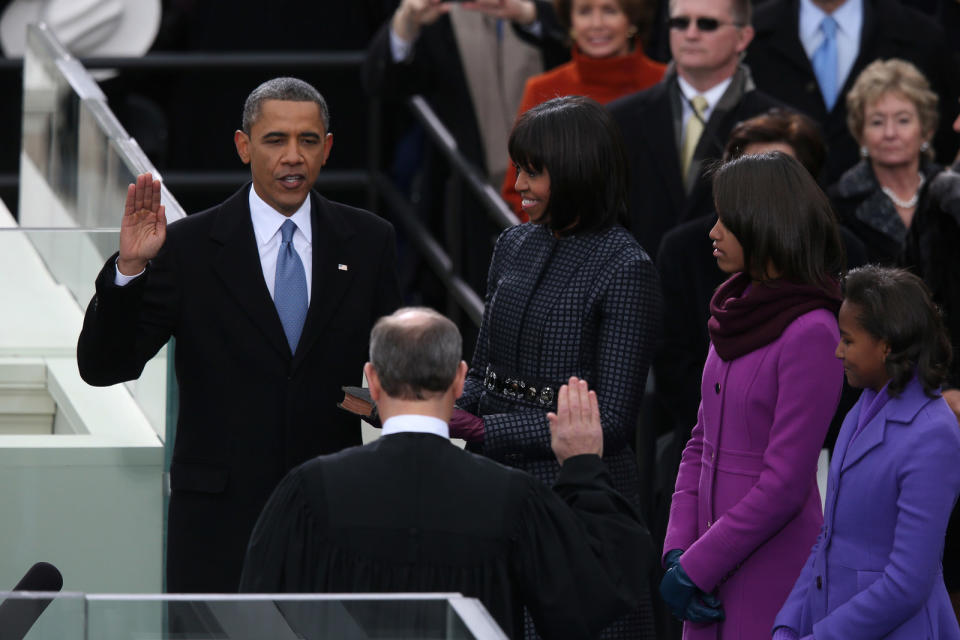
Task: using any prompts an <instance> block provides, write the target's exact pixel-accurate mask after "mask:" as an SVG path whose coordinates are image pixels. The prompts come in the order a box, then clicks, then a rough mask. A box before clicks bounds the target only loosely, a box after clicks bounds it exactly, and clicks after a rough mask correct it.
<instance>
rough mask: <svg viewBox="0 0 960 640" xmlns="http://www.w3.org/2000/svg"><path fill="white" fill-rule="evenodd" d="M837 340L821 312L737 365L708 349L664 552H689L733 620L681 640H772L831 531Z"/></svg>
mask: <svg viewBox="0 0 960 640" xmlns="http://www.w3.org/2000/svg"><path fill="white" fill-rule="evenodd" d="M839 339H840V336H839V332H838V330H837V320H836V317H835V316H834V315H833V313H831V312H830V311H827V310H826V309H817V310H814V311H810V312H808V313H805V314H803V315H801V316H799V317H798V318H796V319H795V320H794V321H793V322H792V323H790V325H788V326H787V328H786V329H785V330H784V331H783V333H782V334H781V335H780V337H779V338H777V339H776V340H775V341H773V342H771V343H769V344H767V345H766V346H764V347H761V348H759V349H756V350H754V351H752V352H750V353H748V354H746V355H744V356H741V357H739V358H736V359H734V360H732V361H729V362H727V361H724V360H722V359H721V358H720V356H718V355H717V352H716V350H715V349H714V347H713V345H712V344H711V345H710V351H709V353H708V355H707V361H706V364H705V365H704V369H703V381H702V383H701V394H702V399H701V403H700V411H699V415H698V419H697V425H696V426H695V427H694V429H693V434H692V436H691V438H690V441H689V442H688V444H687V446H686V448H685V449H684V451H683V457H682V459H681V462H680V471H679V473H678V475H677V485H676V490H675V492H674V494H673V502H672V504H671V507H670V523H669V525H668V527H667V535H666V540H665V543H664V547H663V549H664V554H666V553H667V552H668V551H670V550H672V549H683V551H684V553H683V556H682V557H681V558H680V564H681V565H682V566H683V568H684V570H685V571H686V572H687V574H689V576H690V578H691V579H692V580H693V582H694V583H695V584H696V585H697V586H699V587H700V588H701V589H703V590H704V591H708V592H710V591H714V590H716V591H717V594H718V596H719V598H720V600H721V602H722V603H723V608H724V610H725V612H726V619H725V620H724V621H723V622H720V623H716V624H695V623H691V622H685V623H684V626H683V638H684V640H703V639H707V638H709V639H711V640H712V639H717V640H729V639H739V638H743V639H750V640H753V639H759V638H769V637H770V630H771V629H772V627H773V620H774V617H775V616H776V614H777V612H778V611H779V610H780V607H781V606H782V605H783V602H784V600H785V599H786V597H787V595H788V594H789V593H790V589H791V587H792V586H793V583H794V581H795V580H796V578H797V576H798V575H799V573H800V570H801V569H802V568H803V563H804V561H805V560H806V559H807V556H808V554H809V552H810V547H811V545H812V544H813V542H814V541H815V539H816V537H817V532H818V531H819V530H820V525H821V524H822V523H823V515H822V511H821V507H820V494H819V492H818V490H817V481H816V471H817V458H818V456H819V454H820V449H821V447H822V446H823V440H824V437H825V435H826V433H827V427H828V426H829V424H830V419H831V417H832V416H833V414H834V411H835V410H836V408H837V403H838V402H839V399H840V389H841V385H842V383H843V366H842V364H841V363H840V361H839V360H837V359H836V358H835V357H834V355H833V353H834V349H835V348H836V345H837V342H838V341H839Z"/></svg>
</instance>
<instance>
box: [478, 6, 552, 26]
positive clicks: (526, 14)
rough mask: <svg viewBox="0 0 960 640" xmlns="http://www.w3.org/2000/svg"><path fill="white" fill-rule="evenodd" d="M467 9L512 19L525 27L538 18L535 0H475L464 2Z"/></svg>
mask: <svg viewBox="0 0 960 640" xmlns="http://www.w3.org/2000/svg"><path fill="white" fill-rule="evenodd" d="M462 6H463V8H464V9H466V10H467V11H479V12H480V13H485V14H487V15H488V16H491V17H493V18H500V19H501V20H510V21H512V22H516V23H517V24H519V25H523V26H525V27H527V26H530V25H531V24H533V23H534V21H536V19H537V7H536V5H534V4H533V0H473V2H464V3H463V4H462Z"/></svg>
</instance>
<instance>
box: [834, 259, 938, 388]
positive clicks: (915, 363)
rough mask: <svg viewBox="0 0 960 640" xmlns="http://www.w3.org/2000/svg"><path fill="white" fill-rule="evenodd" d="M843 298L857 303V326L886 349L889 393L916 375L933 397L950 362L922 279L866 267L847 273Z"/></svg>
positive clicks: (882, 268)
mask: <svg viewBox="0 0 960 640" xmlns="http://www.w3.org/2000/svg"><path fill="white" fill-rule="evenodd" d="M843 296H844V300H845V302H846V303H847V304H850V305H854V306H855V307H856V311H857V312H858V313H857V321H858V322H859V323H860V326H861V327H863V328H864V330H866V332H867V333H869V334H870V335H871V336H873V337H874V338H876V339H877V340H883V341H884V342H886V343H887V345H889V347H890V353H889V354H887V360H886V368H887V374H888V375H889V376H890V382H889V384H888V386H887V390H888V393H889V394H890V395H891V396H896V395H899V394H900V392H901V391H903V389H904V387H906V386H907V384H908V383H909V382H910V379H911V378H913V375H914V373H916V375H917V378H918V379H919V380H920V383H921V384H922V385H923V390H924V391H925V392H926V393H927V395H929V396H933V395H935V391H936V390H938V389H939V388H940V385H941V384H942V383H943V380H944V379H945V378H946V376H947V371H948V367H949V365H950V356H951V353H950V351H951V349H950V339H949V338H948V336H947V331H946V329H945V328H944V326H943V319H942V318H941V316H940V311H939V310H938V309H937V307H936V305H934V303H933V299H932V298H931V297H930V291H929V290H928V289H927V286H926V285H925V284H923V281H922V280H921V279H920V278H918V277H917V276H915V275H914V274H912V273H910V272H909V271H905V270H903V269H893V268H890V267H881V266H878V265H867V266H864V267H860V268H858V269H853V270H852V271H850V273H848V274H847V277H846V278H844V280H843Z"/></svg>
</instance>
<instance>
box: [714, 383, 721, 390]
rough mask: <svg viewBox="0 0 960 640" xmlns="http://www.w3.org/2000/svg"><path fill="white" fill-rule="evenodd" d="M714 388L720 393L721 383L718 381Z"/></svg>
mask: <svg viewBox="0 0 960 640" xmlns="http://www.w3.org/2000/svg"><path fill="white" fill-rule="evenodd" d="M713 390H714V391H716V392H717V393H720V383H719V382H718V383H717V384H715V385H713Z"/></svg>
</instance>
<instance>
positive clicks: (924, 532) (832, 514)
mask: <svg viewBox="0 0 960 640" xmlns="http://www.w3.org/2000/svg"><path fill="white" fill-rule="evenodd" d="M862 403H863V398H862V397H861V400H860V402H857V404H856V405H854V407H853V409H851V410H850V413H848V414H847V417H846V419H845V420H844V422H843V427H842V428H841V430H840V436H839V437H838V438H837V446H836V448H835V449H834V452H833V459H832V460H831V462H830V480H829V481H828V483H827V507H826V513H825V518H826V521H825V522H824V526H823V531H822V532H821V534H820V537H819V538H818V539H817V544H816V545H815V546H814V548H813V551H812V552H811V553H810V558H809V560H808V561H807V563H806V564H805V565H804V567H803V572H802V573H801V574H800V577H799V578H798V579H797V583H796V586H794V588H793V591H792V592H791V593H790V596H789V598H788V599H787V602H786V604H785V605H784V606H783V609H782V610H781V611H780V614H779V615H778V616H777V619H776V622H775V625H776V626H785V627H789V628H791V629H793V630H794V631H796V632H797V633H798V635H800V636H804V635H807V634H810V633H811V632H812V633H813V635H814V636H815V637H816V639H817V640H840V639H845V638H887V639H888V640H925V639H927V638H930V639H934V638H935V639H937V640H958V639H960V628H958V627H957V618H956V616H955V615H954V613H953V608H952V607H951V605H950V598H949V596H948V595H947V589H946V587H945V586H944V584H943V569H942V567H941V565H940V558H941V556H942V554H943V536H944V533H945V532H946V529H947V520H948V519H949V518H950V511H951V509H952V508H953V504H954V502H955V501H956V499H957V493H958V492H960V464H958V461H960V428H958V427H957V419H956V417H955V416H954V415H953V413H952V412H951V411H950V408H949V407H948V406H947V403H946V402H945V401H944V400H943V398H940V397H937V398H930V397H929V396H927V395H926V394H924V392H923V388H922V387H921V386H920V383H919V382H918V381H917V380H916V379H914V380H913V381H912V382H911V383H910V384H908V385H907V387H906V388H905V389H904V390H903V392H902V393H901V394H900V395H899V396H897V397H895V398H890V400H888V401H887V404H886V405H884V406H883V408H881V409H880V412H879V413H878V414H877V415H876V416H874V417H873V419H872V420H870V422H868V423H867V424H866V426H864V428H863V431H861V432H860V434H859V435H857V437H856V438H854V439H853V441H852V442H851V441H850V438H851V436H852V435H853V433H854V432H855V431H856V429H857V423H858V421H859V418H860V411H861V410H862V408H863V407H862Z"/></svg>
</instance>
